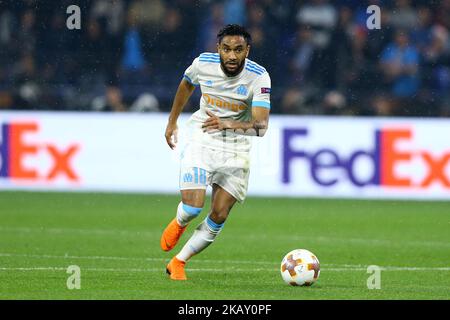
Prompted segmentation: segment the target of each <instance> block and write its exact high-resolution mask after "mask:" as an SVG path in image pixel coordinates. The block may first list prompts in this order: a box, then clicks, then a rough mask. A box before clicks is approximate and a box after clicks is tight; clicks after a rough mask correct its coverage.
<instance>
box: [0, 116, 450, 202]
mask: <svg viewBox="0 0 450 320" xmlns="http://www.w3.org/2000/svg"><path fill="white" fill-rule="evenodd" d="M187 116H188V115H183V116H182V117H181V118H180V121H179V127H180V130H179V131H180V132H179V140H180V142H179V145H178V147H177V149H176V150H175V151H172V150H170V148H168V146H167V145H166V143H165V139H164V131H165V126H166V123H167V114H102V113H46V112H45V113H18V112H1V113H0V189H14V190H17V189H31V190H66V191H67V190H80V191H119V192H122V191H124V192H162V193H176V192H177V191H178V178H179V155H180V152H181V151H182V148H183V144H184V143H185V141H186V137H185V132H186V130H184V129H185V128H184V126H183V124H184V123H185V122H186V120H187ZM253 141H254V143H253V148H252V157H251V173H250V181H249V190H248V191H249V195H268V196H270V195H271V196H310V197H345V198H402V199H445V200H450V120H448V119H410V118H408V119H406V118H402V119H400V118H392V119H386V118H385V119H381V118H356V117H355V118H350V117H300V116H271V118H270V124H269V130H268V133H267V134H266V135H265V136H264V137H262V138H253Z"/></svg>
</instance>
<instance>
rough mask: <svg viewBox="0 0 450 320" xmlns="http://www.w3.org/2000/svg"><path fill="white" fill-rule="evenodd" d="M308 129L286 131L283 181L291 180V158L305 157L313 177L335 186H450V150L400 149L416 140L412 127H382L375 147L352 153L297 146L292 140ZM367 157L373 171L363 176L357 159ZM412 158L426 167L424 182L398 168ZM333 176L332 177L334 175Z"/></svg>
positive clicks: (325, 184) (304, 136) (306, 132)
mask: <svg viewBox="0 0 450 320" xmlns="http://www.w3.org/2000/svg"><path fill="white" fill-rule="evenodd" d="M307 136H308V129H306V128H296V129H285V130H284V131H283V150H284V151H283V161H282V165H283V171H282V182H283V183H285V184H288V183H289V182H290V181H291V162H292V161H293V160H294V159H304V160H305V161H307V162H308V163H309V169H310V170H309V171H310V175H311V178H312V179H313V180H314V182H315V183H317V184H318V185H321V186H334V185H336V184H338V183H339V182H341V181H342V180H348V181H349V182H351V183H352V184H353V185H354V186H357V187H364V186H368V185H380V186H388V187H399V188H411V187H419V188H427V187H429V186H431V185H432V184H434V183H440V184H441V185H442V186H443V187H444V188H447V189H450V175H449V174H448V173H446V167H447V165H450V150H448V151H445V152H443V153H441V154H439V155H437V154H432V153H430V152H429V151H426V150H407V151H400V150H399V149H398V148H397V147H396V145H397V143H398V142H408V141H410V140H412V131H411V129H382V130H376V131H375V135H374V147H373V149H372V150H353V151H352V152H351V153H350V154H348V155H342V154H339V153H338V152H337V151H336V150H334V149H333V148H331V147H330V148H321V149H317V150H303V149H300V150H293V148H292V146H291V141H292V140H293V139H294V138H295V139H297V138H299V137H303V138H307ZM360 158H366V159H368V160H369V161H370V162H371V163H372V164H373V168H374V169H373V173H372V174H371V176H370V177H369V178H367V177H365V178H364V179H362V178H361V177H360V174H359V175H358V170H357V169H356V165H355V163H356V161H357V160H358V159H360ZM412 161H420V162H421V164H422V165H423V166H424V167H425V168H426V170H425V175H424V177H423V179H422V180H421V181H420V182H417V181H413V179H412V177H411V174H412V172H407V173H403V174H402V175H400V174H399V173H398V172H397V171H396V168H397V166H399V165H405V164H406V165H408V164H411V163H412ZM336 170H340V171H341V172H344V174H343V175H342V174H341V175H333V174H328V175H327V176H326V178H324V175H323V174H322V175H321V174H320V173H321V172H322V173H323V172H325V171H328V172H329V173H332V172H333V171H336ZM330 176H331V177H330Z"/></svg>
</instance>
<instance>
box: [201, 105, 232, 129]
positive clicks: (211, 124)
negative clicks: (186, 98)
mask: <svg viewBox="0 0 450 320" xmlns="http://www.w3.org/2000/svg"><path fill="white" fill-rule="evenodd" d="M206 114H207V115H208V116H209V118H208V119H206V120H205V122H203V125H202V128H203V132H208V133H211V132H217V131H221V130H225V129H227V128H228V122H227V121H224V120H221V119H220V118H219V117H218V116H216V115H214V113H212V112H211V111H209V110H206Z"/></svg>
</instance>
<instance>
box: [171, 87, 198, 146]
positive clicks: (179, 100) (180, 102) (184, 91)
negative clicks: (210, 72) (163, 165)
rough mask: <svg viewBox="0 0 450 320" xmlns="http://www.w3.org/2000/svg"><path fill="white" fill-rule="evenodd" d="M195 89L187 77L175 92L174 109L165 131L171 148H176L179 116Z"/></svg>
mask: <svg viewBox="0 0 450 320" xmlns="http://www.w3.org/2000/svg"><path fill="white" fill-rule="evenodd" d="M194 90H195V86H194V85H193V84H191V83H189V81H188V80H187V79H185V78H184V79H183V80H181V82H180V84H179V86H178V89H177V93H176V94H175V99H174V100H173V104H172V110H171V111H170V115H169V122H168V123H167V127H166V133H165V136H166V141H167V144H168V145H169V147H170V148H171V149H174V148H175V146H176V143H177V131H178V126H177V120H178V117H179V116H180V113H181V111H183V108H184V106H185V105H186V103H187V101H188V100H189V98H190V97H191V95H192V93H193V92H194Z"/></svg>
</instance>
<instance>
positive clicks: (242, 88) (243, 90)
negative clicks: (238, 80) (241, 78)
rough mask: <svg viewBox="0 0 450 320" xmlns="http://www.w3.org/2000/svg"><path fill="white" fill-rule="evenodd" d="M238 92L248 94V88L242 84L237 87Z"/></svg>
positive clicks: (242, 94) (243, 94)
mask: <svg viewBox="0 0 450 320" xmlns="http://www.w3.org/2000/svg"><path fill="white" fill-rule="evenodd" d="M236 93H237V94H239V95H241V96H246V95H247V93H248V91H247V88H246V87H245V86H244V85H242V84H241V85H240V86H239V87H238V88H237V89H236Z"/></svg>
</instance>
